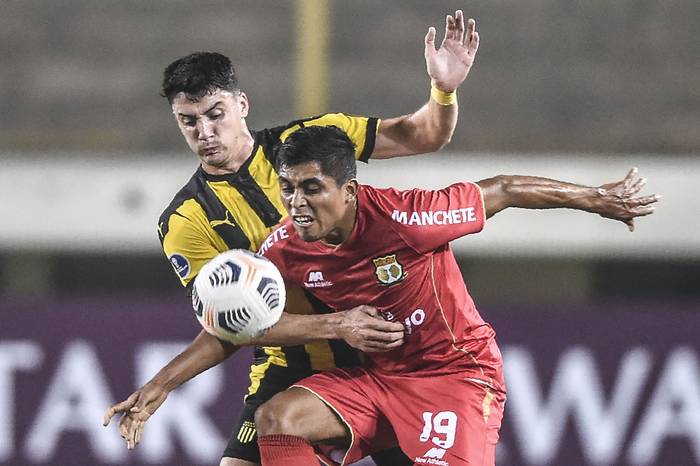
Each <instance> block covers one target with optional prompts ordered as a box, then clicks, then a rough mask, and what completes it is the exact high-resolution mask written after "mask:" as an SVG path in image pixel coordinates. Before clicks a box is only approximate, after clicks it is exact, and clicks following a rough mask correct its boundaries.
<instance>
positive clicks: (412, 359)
mask: <svg viewBox="0 0 700 466" xmlns="http://www.w3.org/2000/svg"><path fill="white" fill-rule="evenodd" d="M353 154H354V149H353V145H352V143H351V142H350V140H349V139H348V138H347V137H346V136H345V134H344V133H343V132H342V131H340V130H339V129H337V128H334V127H309V128H304V129H301V130H299V131H297V132H295V133H294V134H292V135H291V136H290V137H289V138H288V139H287V140H286V142H285V143H284V144H282V145H281V146H280V148H279V151H278V163H279V167H278V168H279V180H280V187H281V192H282V200H283V202H284V204H285V207H286V208H287V210H288V212H289V218H287V219H286V220H285V221H284V222H283V223H282V225H281V226H280V227H279V228H278V229H277V230H276V232H275V233H274V234H273V235H271V236H270V237H269V238H268V240H267V241H265V242H264V243H263V245H262V247H261V249H260V251H259V252H260V253H261V254H263V255H265V256H266V257H268V258H269V259H270V260H272V262H273V263H275V265H277V267H278V268H279V269H280V271H281V272H282V275H283V276H284V277H285V280H286V281H287V282H288V286H289V287H301V288H305V289H306V290H307V291H309V292H311V293H312V294H313V295H315V296H316V297H317V298H319V299H320V300H322V301H323V302H325V303H327V304H328V305H330V306H331V307H332V308H334V309H338V310H339V309H347V308H350V307H353V306H357V305H360V304H369V305H371V306H374V307H376V308H377V309H378V310H379V312H380V313H381V315H382V316H383V317H384V318H385V319H387V320H391V321H397V322H402V323H404V325H405V328H406V336H405V343H404V344H403V346H400V347H398V348H396V349H393V350H391V351H388V352H384V353H368V354H366V364H365V365H364V367H356V368H339V369H334V370H331V371H328V372H324V373H319V374H315V375H312V376H311V377H308V378H306V379H303V380H301V381H300V382H298V383H297V384H295V385H294V386H293V387H292V388H290V389H288V390H286V391H284V392H282V393H279V394H278V395H276V396H275V397H273V398H272V399H271V400H270V401H268V402H267V403H265V404H263V405H262V406H261V407H260V408H259V409H258V411H257V415H256V425H257V429H258V435H259V437H258V444H259V446H260V451H261V457H262V464H263V466H277V465H285V466H297V465H304V466H306V465H312V464H315V461H316V459H315V458H316V454H318V455H319V458H320V459H321V460H322V461H323V462H325V463H327V464H336V463H339V464H349V463H352V462H354V461H357V460H359V459H360V458H362V457H364V456H366V455H368V454H370V453H373V452H375V451H377V450H381V449H386V448H389V447H392V446H395V445H397V444H398V445H399V446H400V447H401V449H402V450H403V451H404V452H405V453H406V454H407V455H408V456H409V458H411V460H413V461H414V462H415V464H436V465H444V466H457V465H467V464H468V465H493V464H494V462H495V447H496V443H497V441H498V431H499V428H500V425H501V419H502V417H503V406H504V402H505V393H506V389H505V384H504V380H503V367H502V360H501V354H500V352H499V349H498V346H497V345H496V342H495V333H494V331H493V329H492V328H491V326H490V325H489V324H487V323H486V322H484V320H483V319H482V318H481V316H480V315H479V312H478V311H477V309H476V307H475V306H474V302H473V301H472V299H471V297H470V295H469V293H468V291H467V288H466V286H465V284H464V282H463V280H462V275H461V273H460V270H459V268H458V266H457V263H456V261H455V258H454V255H453V254H452V251H451V249H450V246H449V242H450V241H452V240H453V239H456V238H458V237H461V236H464V235H468V234H472V233H478V232H479V231H481V229H482V228H483V227H484V223H485V221H486V219H487V218H489V217H491V216H493V215H494V214H496V213H497V212H499V211H501V210H503V209H506V208H508V207H521V208H527V209H547V208H571V209H576V210H583V211H586V212H592V213H597V214H599V215H601V216H603V217H607V218H611V219H615V220H619V221H622V222H624V223H626V224H627V225H628V227H629V228H630V230H632V229H633V227H634V218H635V217H638V216H643V215H649V214H651V213H652V212H653V210H654V207H653V206H651V204H653V203H654V202H656V201H657V200H658V196H655V195H651V196H645V197H637V193H638V192H639V190H640V189H641V187H642V186H643V185H644V180H643V179H639V180H637V179H636V178H635V176H636V172H635V171H634V170H632V171H630V173H629V174H628V175H627V176H626V177H625V178H624V179H623V180H621V181H617V182H613V183H609V184H606V185H602V186H600V187H587V186H580V185H574V184H570V183H564V182H560V181H556V180H550V179H545V178H537V177H524V176H497V177H494V178H490V179H486V180H482V181H479V182H477V183H470V182H465V183H456V184H453V185H451V186H448V187H446V188H444V189H440V190H435V191H430V190H422V189H413V190H408V191H399V190H396V189H377V188H373V187H371V186H366V185H360V184H358V183H357V181H356V180H355V173H356V172H355V159H354V157H353ZM338 445H341V446H342V447H343V449H342V451H341V452H339V450H333V447H334V446H338ZM314 446H316V447H318V448H317V449H316V450H314Z"/></svg>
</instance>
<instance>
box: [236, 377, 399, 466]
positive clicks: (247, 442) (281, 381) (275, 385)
mask: <svg viewBox="0 0 700 466" xmlns="http://www.w3.org/2000/svg"><path fill="white" fill-rule="evenodd" d="M311 374H313V372H309V373H306V371H293V370H290V369H288V368H286V367H280V366H275V365H270V367H269V368H268V369H267V371H266V373H265V377H264V378H263V379H262V380H261V381H260V387H259V388H258V390H257V391H256V392H255V393H254V394H252V395H249V396H248V397H247V398H246V400H245V403H244V405H243V411H242V412H241V416H240V418H239V419H238V423H237V424H236V425H235V426H234V428H233V432H232V433H231V438H230V440H229V442H228V445H226V449H225V450H224V454H223V457H224V458H237V459H241V460H246V461H250V462H253V463H258V464H260V451H259V450H258V435H257V432H256V430H255V411H256V410H257V409H258V406H260V405H261V404H263V403H264V402H266V401H267V400H269V399H270V398H272V397H273V396H275V395H276V394H277V393H279V392H281V391H283V390H286V389H287V388H289V386H290V385H292V384H294V383H296V382H298V381H299V380H301V379H303V378H304V377H307V376H309V375H311ZM372 458H373V459H374V462H375V463H376V464H377V466H413V461H411V460H409V459H408V457H407V456H406V455H404V454H403V452H402V451H401V450H400V449H398V448H394V449H391V450H387V451H383V452H380V453H378V454H376V455H372Z"/></svg>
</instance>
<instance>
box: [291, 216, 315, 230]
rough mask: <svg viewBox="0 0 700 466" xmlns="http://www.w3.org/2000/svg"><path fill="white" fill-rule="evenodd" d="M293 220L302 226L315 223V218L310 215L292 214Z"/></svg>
mask: <svg viewBox="0 0 700 466" xmlns="http://www.w3.org/2000/svg"><path fill="white" fill-rule="evenodd" d="M292 221H293V222H294V223H295V224H296V225H298V226H300V227H308V226H309V225H311V224H312V223H314V219H313V218H312V217H311V216H309V215H292Z"/></svg>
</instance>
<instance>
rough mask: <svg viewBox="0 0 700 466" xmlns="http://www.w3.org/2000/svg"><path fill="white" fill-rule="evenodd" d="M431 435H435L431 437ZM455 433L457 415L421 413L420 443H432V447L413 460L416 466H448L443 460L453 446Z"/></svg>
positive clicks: (449, 413) (451, 413) (452, 413)
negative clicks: (425, 465) (421, 465)
mask: <svg viewBox="0 0 700 466" xmlns="http://www.w3.org/2000/svg"><path fill="white" fill-rule="evenodd" d="M433 433H435V434H437V435H435V436H433ZM456 433H457V415H456V414H455V413H454V412H452V411H440V412H438V413H431V412H427V411H426V412H424V413H423V431H422V432H421V434H420V438H419V440H420V441H421V442H428V441H430V442H432V443H433V445H435V446H433V447H430V449H429V450H428V451H426V452H425V453H423V456H418V457H416V459H415V462H416V464H435V465H439V466H449V462H448V461H446V460H443V459H442V458H443V457H444V456H445V453H446V452H447V450H448V449H449V448H450V447H452V446H453V445H454V444H455V434H456Z"/></svg>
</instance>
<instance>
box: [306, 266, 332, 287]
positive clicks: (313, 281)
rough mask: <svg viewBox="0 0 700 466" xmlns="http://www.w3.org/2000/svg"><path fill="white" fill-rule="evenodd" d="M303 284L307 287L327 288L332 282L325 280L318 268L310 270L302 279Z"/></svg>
mask: <svg viewBox="0 0 700 466" xmlns="http://www.w3.org/2000/svg"><path fill="white" fill-rule="evenodd" d="M304 286H305V287H307V288H327V287H329V286H333V282H332V281H330V280H326V279H325V278H324V276H323V272H321V271H320V270H312V271H311V272H309V275H308V277H307V279H306V281H304Z"/></svg>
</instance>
